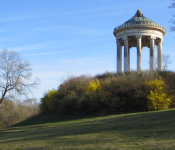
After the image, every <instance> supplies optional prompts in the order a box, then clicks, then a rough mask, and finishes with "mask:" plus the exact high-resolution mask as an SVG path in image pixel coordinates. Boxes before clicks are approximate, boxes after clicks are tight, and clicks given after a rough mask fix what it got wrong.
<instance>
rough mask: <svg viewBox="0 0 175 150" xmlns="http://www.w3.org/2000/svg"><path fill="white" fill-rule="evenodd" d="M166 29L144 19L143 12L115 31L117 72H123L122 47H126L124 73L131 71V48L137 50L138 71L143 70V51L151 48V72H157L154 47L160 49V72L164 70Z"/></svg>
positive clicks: (137, 13)
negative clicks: (163, 58)
mask: <svg viewBox="0 0 175 150" xmlns="http://www.w3.org/2000/svg"><path fill="white" fill-rule="evenodd" d="M165 33H166V30H165V28H164V27H163V26H162V25H160V24H157V23H155V22H153V21H152V20H150V19H148V18H146V17H144V15H143V14H142V12H141V10H140V9H138V10H137V12H136V14H135V15H134V16H133V17H132V18H131V19H129V20H128V21H126V22H125V23H124V24H122V25H120V26H118V27H116V28H115V29H114V32H113V34H114V36H115V37H116V42H117V72H122V46H124V71H125V72H127V71H130V48H131V47H136V48H137V70H142V49H143V47H148V48H150V70H155V53H154V47H155V45H157V47H158V70H160V71H162V70H163V65H162V43H163V36H164V35H165Z"/></svg>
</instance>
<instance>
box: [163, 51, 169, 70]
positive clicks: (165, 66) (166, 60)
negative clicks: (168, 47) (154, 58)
mask: <svg viewBox="0 0 175 150" xmlns="http://www.w3.org/2000/svg"><path fill="white" fill-rule="evenodd" d="M169 64H171V61H170V55H168V54H167V55H165V54H164V55H163V71H167V70H168V66H169Z"/></svg>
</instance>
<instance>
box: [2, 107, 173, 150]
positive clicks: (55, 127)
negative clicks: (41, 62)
mask: <svg viewBox="0 0 175 150" xmlns="http://www.w3.org/2000/svg"><path fill="white" fill-rule="evenodd" d="M0 149H1V150H8V149H10V150H13V149H18V150H31V149H32V150H34V149H36V150H43V149H46V150H47V149H48V150H49V149H51V150H52V149H53V150H57V149H66V150H67V149H68V150H69V149H71V150H74V149H75V150H76V149H80V150H84V149H97V150H98V149H105V150H107V149H109V150H110V149H118V150H130V149H131V150H141V149H144V150H159V149H161V150H163V149H166V150H167V149H168V150H174V149H175V109H170V110H165V111H154V112H153V111H152V112H144V113H132V114H121V115H110V116H103V117H95V116H91V117H86V118H83V117H73V118H72V117H71V116H67V117H63V118H61V117H59V116H56V115H55V114H50V115H46V114H39V115H38V116H35V117H33V118H31V119H29V120H26V121H24V122H21V123H19V124H16V125H15V126H12V127H8V128H5V129H0Z"/></svg>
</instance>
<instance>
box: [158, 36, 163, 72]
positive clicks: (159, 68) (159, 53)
mask: <svg viewBox="0 0 175 150" xmlns="http://www.w3.org/2000/svg"><path fill="white" fill-rule="evenodd" d="M162 43H163V39H160V40H159V41H158V52H157V54H158V55H157V58H158V70H159V71H163V61H162Z"/></svg>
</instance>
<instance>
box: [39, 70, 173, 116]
mask: <svg viewBox="0 0 175 150" xmlns="http://www.w3.org/2000/svg"><path fill="white" fill-rule="evenodd" d="M174 75H175V73H174V72H165V71H164V72H159V71H142V72H127V73H118V74H117V73H109V72H106V73H104V74H100V75H96V76H95V77H89V76H80V77H71V78H69V79H68V80H66V81H64V83H63V84H61V85H60V86H59V87H58V90H54V89H53V90H49V91H48V92H47V93H46V94H45V95H44V97H43V98H42V99H41V104H40V109H41V110H42V111H52V112H58V113H64V114H72V113H73V114H80V113H94V112H98V111H100V110H103V109H105V110H107V111H109V112H129V111H135V112H136V111H148V110H158V109H168V108H171V107H174V96H173V95H174Z"/></svg>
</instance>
